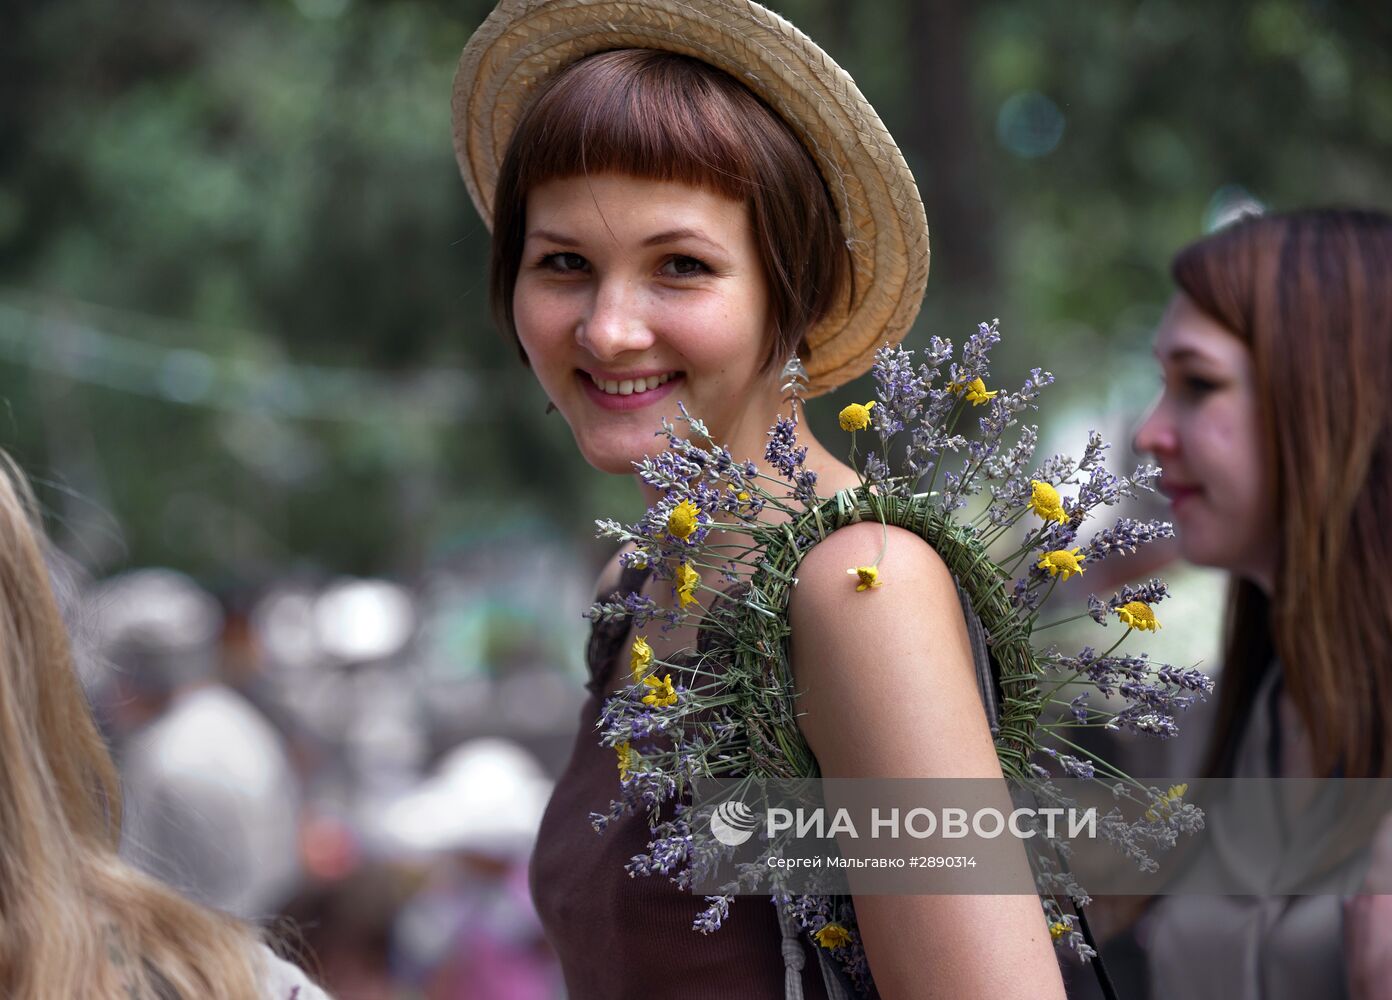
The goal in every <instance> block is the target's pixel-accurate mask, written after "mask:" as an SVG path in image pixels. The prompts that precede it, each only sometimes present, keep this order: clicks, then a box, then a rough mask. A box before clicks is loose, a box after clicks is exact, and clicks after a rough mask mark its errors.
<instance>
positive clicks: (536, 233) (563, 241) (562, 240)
mask: <svg viewBox="0 0 1392 1000" xmlns="http://www.w3.org/2000/svg"><path fill="white" fill-rule="evenodd" d="M527 239H529V240H545V241H546V242H548V243H558V244H560V245H561V246H563V247H578V246H579V245H580V241H579V240H577V239H576V238H575V237H574V236H567V235H565V233H557V232H553V231H551V230H550V229H533V230H532V231H531V232H529V233H527Z"/></svg>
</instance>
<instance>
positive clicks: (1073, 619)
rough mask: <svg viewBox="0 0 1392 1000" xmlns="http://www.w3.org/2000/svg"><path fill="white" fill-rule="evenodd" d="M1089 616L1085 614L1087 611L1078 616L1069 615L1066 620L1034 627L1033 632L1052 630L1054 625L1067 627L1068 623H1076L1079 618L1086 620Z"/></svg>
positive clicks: (1087, 613)
mask: <svg viewBox="0 0 1392 1000" xmlns="http://www.w3.org/2000/svg"><path fill="white" fill-rule="evenodd" d="M1089 615H1090V612H1087V611H1084V612H1081V613H1080V614H1076V615H1069V616H1068V617H1067V618H1060V619H1058V620H1057V621H1052V622H1049V624H1047V625H1036V626H1035V627H1034V630H1035V631H1036V632H1042V631H1044V630H1045V629H1046V628H1053V627H1054V626H1055V625H1067V624H1068V623H1069V622H1076V621H1078V620H1079V619H1080V618H1087V617H1089Z"/></svg>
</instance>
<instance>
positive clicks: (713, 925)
mask: <svg viewBox="0 0 1392 1000" xmlns="http://www.w3.org/2000/svg"><path fill="white" fill-rule="evenodd" d="M733 898H734V897H733V896H707V897H706V902H707V903H709V904H710V905H709V906H707V907H706V908H705V909H704V910H702V911H701V912H700V913H699V914H697V916H696V919H695V921H693V922H692V924H691V929H692V930H695V931H700V932H701V933H702V934H713V933H715V932H716V931H718V930H720V925H721V924H722V923H724V921H725V918H726V917H728V916H729V915H730V900H732V899H733Z"/></svg>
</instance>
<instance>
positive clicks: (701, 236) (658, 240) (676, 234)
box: [643, 229, 725, 250]
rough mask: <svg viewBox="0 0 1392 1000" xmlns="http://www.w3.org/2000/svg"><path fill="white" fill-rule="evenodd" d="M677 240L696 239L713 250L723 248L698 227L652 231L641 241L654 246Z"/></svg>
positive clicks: (645, 244)
mask: <svg viewBox="0 0 1392 1000" xmlns="http://www.w3.org/2000/svg"><path fill="white" fill-rule="evenodd" d="M678 240H696V241H697V242H698V243H704V244H706V246H708V247H711V248H712V249H714V250H724V249H725V248H724V247H722V246H721V245H720V244H719V243H717V242H716V241H715V240H713V239H711V238H710V237H709V236H707V235H706V234H705V233H703V232H701V230H699V229H666V230H663V231H662V232H660V233H654V234H653V235H651V236H649V237H648V238H647V239H645V240H644V241H643V246H645V247H655V246H659V245H661V244H663V243H676V242H677V241H678Z"/></svg>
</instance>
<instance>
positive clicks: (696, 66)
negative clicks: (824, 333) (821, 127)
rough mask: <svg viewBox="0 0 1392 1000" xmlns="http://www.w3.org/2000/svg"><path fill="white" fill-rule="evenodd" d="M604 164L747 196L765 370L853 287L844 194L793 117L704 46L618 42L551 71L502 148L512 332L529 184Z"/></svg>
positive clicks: (497, 206)
mask: <svg viewBox="0 0 1392 1000" xmlns="http://www.w3.org/2000/svg"><path fill="white" fill-rule="evenodd" d="M604 173H617V174H628V175H631V176H634V177H639V178H643V179H645V180H658V181H677V182H680V183H684V184H689V185H692V186H694V187H701V188H705V189H707V190H710V191H713V192H715V193H717V194H721V195H724V196H726V197H727V198H732V199H735V200H738V201H743V202H745V203H746V204H747V205H748V206H749V213H750V222H751V225H752V226H753V229H754V236H755V241H756V245H757V246H758V251H759V257H760V261H761V263H762V265H763V268H764V275H765V278H766V280H767V281H768V285H769V299H770V305H771V312H772V320H773V327H774V328H773V330H772V336H771V338H770V343H769V348H768V352H767V357H766V358H765V368H766V369H767V368H769V367H772V366H773V365H774V364H780V363H782V362H783V361H784V360H786V359H787V357H788V356H789V355H790V354H792V353H793V351H794V350H797V349H799V348H800V347H801V346H802V344H803V341H804V338H805V336H806V334H807V331H808V330H809V329H811V328H812V327H813V326H814V325H815V324H816V323H818V322H819V321H821V320H822V319H824V318H827V317H829V316H832V315H834V314H835V312H836V310H837V309H838V308H843V309H844V308H845V307H846V304H847V303H848V302H849V301H850V299H851V297H853V295H854V289H853V288H852V287H851V284H852V273H851V262H850V253H849V251H848V249H847V246H846V240H845V237H844V235H843V234H842V231H841V227H840V224H839V222H838V219H837V216H836V209H835V206H834V204H833V202H832V200H831V196H830V195H829V194H828V193H827V189H826V184H825V182H824V180H823V178H822V176H821V173H820V172H819V171H818V170H817V167H816V164H815V163H814V162H813V160H812V157H811V156H810V155H809V154H808V152H807V150H806V149H804V148H803V146H802V144H801V143H800V142H799V140H798V138H797V136H796V135H795V134H794V132H793V131H792V129H791V128H789V127H788V125H787V124H786V123H785V122H784V121H783V120H782V119H781V118H779V117H778V115H777V114H775V113H774V112H773V111H772V110H771V109H770V108H769V107H768V106H767V105H766V104H764V103H763V102H762V101H760V100H759V98H758V97H756V96H755V95H754V94H753V93H752V92H751V91H750V90H749V89H748V88H746V87H744V86H742V85H741V84H739V83H738V82H737V81H736V80H735V79H734V78H733V77H731V76H729V75H728V74H726V73H723V72H721V71H720V70H718V69H716V68H715V67H713V66H710V65H708V64H707V63H704V62H701V61H700V60H699V59H693V58H690V57H688V56H683V55H678V54H676V53H672V52H661V51H656V50H650V49H617V50H614V51H610V52H602V53H598V54H596V55H592V56H588V57H586V58H585V59H581V60H579V61H578V62H576V63H574V64H572V65H571V66H568V67H567V68H566V69H565V70H563V71H562V72H560V73H558V74H557V75H556V76H555V77H553V78H552V79H551V80H549V81H548V82H547V84H546V86H545V87H544V88H543V90H542V92H541V93H540V95H539V96H538V97H537V99H536V100H535V101H534V102H533V104H532V106H531V107H530V108H529V109H528V110H527V112H526V113H525V114H524V115H523V117H522V119H521V121H520V122H519V123H518V125H517V129H516V131H514V133H513V135H512V139H511V142H510V143H509V145H508V149H507V153H506V154H505V156H504V158H503V162H502V166H501V169H500V171H499V174H498V183H497V188H496V191H495V194H494V212H493V245H492V254H491V258H490V262H489V293H490V299H491V304H492V308H493V314H494V318H495V320H496V322H497V324H498V326H499V327H500V328H501V329H502V330H503V331H504V332H505V333H506V334H507V335H508V336H510V337H511V338H512V339H513V341H514V343H517V328H516V324H515V322H514V319H513V308H512V298H513V290H514V288H515V287H516V284H517V274H518V271H519V270H520V268H521V263H522V247H523V243H524V242H525V237H526V224H527V223H526V199H527V193H528V192H529V191H530V190H531V189H532V188H534V187H536V186H537V185H538V184H542V183H544V182H546V181H549V180H556V179H565V178H569V177H577V176H587V175H593V174H604ZM518 349H519V352H520V350H521V347H520V344H519V345H518ZM523 361H524V363H525V362H526V357H525V355H523Z"/></svg>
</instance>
